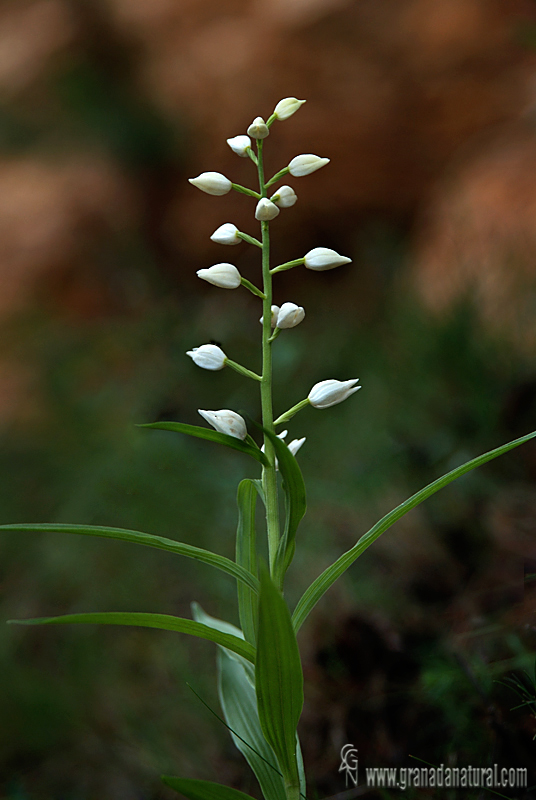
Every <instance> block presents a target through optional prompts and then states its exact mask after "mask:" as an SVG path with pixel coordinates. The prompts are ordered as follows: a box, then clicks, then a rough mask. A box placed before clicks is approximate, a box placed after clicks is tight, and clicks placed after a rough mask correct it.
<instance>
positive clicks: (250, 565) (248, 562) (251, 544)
mask: <svg viewBox="0 0 536 800" xmlns="http://www.w3.org/2000/svg"><path fill="white" fill-rule="evenodd" d="M236 502H237V505H238V527H237V531H236V563H237V564H238V565H240V566H241V567H243V568H244V569H245V570H246V571H247V572H249V573H250V574H251V575H253V576H255V578H256V577H257V553H256V549H255V509H256V506H257V489H256V487H255V484H254V483H253V481H251V480H248V479H245V480H243V481H240V483H239V484H238V492H237V496H236ZM236 588H237V591H238V613H239V616H240V625H241V626H242V630H243V631H244V636H245V638H246V640H247V641H248V642H251V644H253V645H254V644H255V628H256V612H257V598H256V597H255V595H254V593H253V592H252V591H251V589H250V588H249V587H246V586H243V585H242V584H237V587H236Z"/></svg>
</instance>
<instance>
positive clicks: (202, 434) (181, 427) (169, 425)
mask: <svg viewBox="0 0 536 800" xmlns="http://www.w3.org/2000/svg"><path fill="white" fill-rule="evenodd" d="M137 427H138V428H154V429H155V430H159V431H175V432H177V433H186V434H187V435H188V436H196V437H197V438H198V439H208V441H210V442H217V443H218V444H224V445H225V446H226V447H232V448H233V450H239V451H240V452H241V453H246V455H248V456H251V457H252V458H254V459H255V460H256V461H260V463H261V464H263V465H264V466H265V467H266V466H268V459H267V458H266V456H265V455H264V453H263V452H262V451H261V450H260V448H259V447H257V445H256V444H255V443H254V442H253V439H252V438H251V437H250V436H248V438H247V441H245V442H243V441H242V439H237V438H236V436H228V435H227V434H226V433H219V432H218V431H213V430H212V429H211V428H201V427H199V426H198V425H185V424H184V423H183V422H146V423H145V424H143V425H137Z"/></svg>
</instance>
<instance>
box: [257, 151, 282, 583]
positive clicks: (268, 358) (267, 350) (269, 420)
mask: <svg viewBox="0 0 536 800" xmlns="http://www.w3.org/2000/svg"><path fill="white" fill-rule="evenodd" d="M257 172H258V176H259V191H260V193H261V197H266V196H267V185H266V184H265V182H264V159H263V140H262V139H257ZM269 226H270V223H269V221H268V220H262V221H261V234H262V240H261V241H262V282H263V291H264V300H263V303H262V318H263V319H262V380H261V411H262V424H263V427H264V429H265V430H267V431H270V433H273V432H274V430H275V428H274V414H273V404H272V341H273V340H272V276H271V274H270V227H269ZM264 452H265V454H266V457H267V458H268V460H269V462H270V466H269V467H263V469H262V486H263V490H264V499H265V506H266V533H267V537H268V561H269V565H270V573H271V574H272V575H273V574H274V570H275V561H276V556H277V548H278V546H279V500H278V494H277V473H276V464H275V453H274V448H273V445H272V443H271V441H270V440H269V438H268V436H266V434H265V435H264Z"/></svg>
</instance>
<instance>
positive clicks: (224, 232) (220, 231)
mask: <svg viewBox="0 0 536 800" xmlns="http://www.w3.org/2000/svg"><path fill="white" fill-rule="evenodd" d="M210 238H211V239H212V241H213V242H216V243H217V244H240V242H241V241H242V239H241V238H240V236H239V235H238V228H237V227H236V225H233V223H232V222H225V223H224V224H223V225H220V227H219V228H217V229H216V230H215V231H214V233H213V234H212V236H211V237H210Z"/></svg>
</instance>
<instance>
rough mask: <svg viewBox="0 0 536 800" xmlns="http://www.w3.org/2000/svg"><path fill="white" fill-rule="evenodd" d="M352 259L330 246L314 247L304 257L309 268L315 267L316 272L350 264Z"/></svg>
mask: <svg viewBox="0 0 536 800" xmlns="http://www.w3.org/2000/svg"><path fill="white" fill-rule="evenodd" d="M351 261H352V259H351V258H347V257H346V256H341V255H339V253H337V251H336V250H331V249H330V248H329V247H313V249H312V250H309V252H308V253H306V255H305V258H304V263H305V266H306V267H307V269H314V270H316V272H324V271H325V270H327V269H334V268H335V267H340V266H342V265H343V264H349V263H350V262H351Z"/></svg>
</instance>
